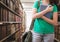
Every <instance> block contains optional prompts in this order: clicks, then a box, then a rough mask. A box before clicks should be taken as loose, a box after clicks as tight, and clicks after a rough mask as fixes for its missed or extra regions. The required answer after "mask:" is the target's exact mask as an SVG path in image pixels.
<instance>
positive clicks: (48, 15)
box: [40, 4, 52, 18]
mask: <svg viewBox="0 0 60 42" xmlns="http://www.w3.org/2000/svg"><path fill="white" fill-rule="evenodd" d="M47 7H48V6H47V5H43V4H41V5H40V11H43V10H45V9H46V8H47ZM51 14H52V12H48V13H46V14H45V15H44V16H46V17H47V18H51Z"/></svg>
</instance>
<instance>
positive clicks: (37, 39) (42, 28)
mask: <svg viewBox="0 0 60 42" xmlns="http://www.w3.org/2000/svg"><path fill="white" fill-rule="evenodd" d="M38 1H40V3H39V2H38ZM39 4H40V5H41V4H43V5H48V7H47V8H46V9H44V10H43V11H40V6H39ZM49 5H51V7H50V6H49ZM48 12H52V13H51V14H52V15H51V18H50V19H49V18H47V17H46V16H44V15H45V14H46V13H48ZM57 12H58V10H57V6H56V5H55V3H54V0H36V1H35V2H34V5H33V20H35V22H34V28H33V36H32V37H33V39H32V42H42V41H44V42H54V26H57V25H58V24H57V20H58V13H57Z"/></svg>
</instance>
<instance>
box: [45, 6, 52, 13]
mask: <svg viewBox="0 0 60 42" xmlns="http://www.w3.org/2000/svg"><path fill="white" fill-rule="evenodd" d="M45 10H46V11H47V12H50V11H52V10H53V6H48V7H47V8H46V9H45Z"/></svg>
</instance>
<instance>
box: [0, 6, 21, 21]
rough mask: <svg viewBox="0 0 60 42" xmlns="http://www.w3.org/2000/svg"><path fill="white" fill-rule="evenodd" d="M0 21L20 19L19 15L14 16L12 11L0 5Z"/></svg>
mask: <svg viewBox="0 0 60 42" xmlns="http://www.w3.org/2000/svg"><path fill="white" fill-rule="evenodd" d="M18 12H19V11H18ZM20 14H21V13H20ZM1 21H6V22H7V21H13V22H20V21H21V19H20V17H18V16H16V15H15V14H13V13H12V12H10V11H8V10H7V9H6V8H4V7H0V22H1Z"/></svg>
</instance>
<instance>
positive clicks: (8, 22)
mask: <svg viewBox="0 0 60 42" xmlns="http://www.w3.org/2000/svg"><path fill="white" fill-rule="evenodd" d="M3 23H10V24H18V23H22V22H0V24H3Z"/></svg>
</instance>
